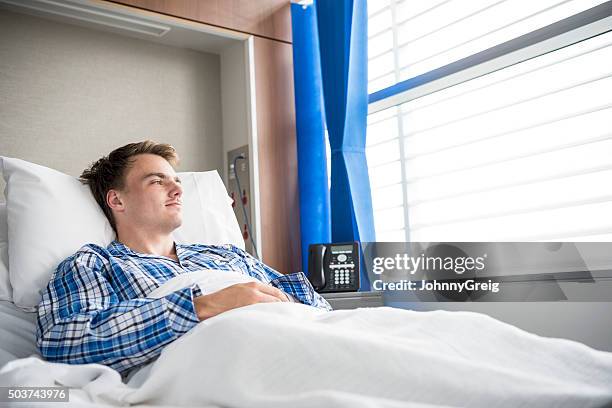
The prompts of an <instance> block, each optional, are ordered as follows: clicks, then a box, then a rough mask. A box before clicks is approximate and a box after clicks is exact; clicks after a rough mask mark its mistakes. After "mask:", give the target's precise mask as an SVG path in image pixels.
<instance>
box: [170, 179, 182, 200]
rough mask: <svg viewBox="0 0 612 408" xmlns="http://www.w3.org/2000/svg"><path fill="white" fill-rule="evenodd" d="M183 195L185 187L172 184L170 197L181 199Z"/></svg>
mask: <svg viewBox="0 0 612 408" xmlns="http://www.w3.org/2000/svg"><path fill="white" fill-rule="evenodd" d="M182 195H183V187H182V186H181V184H180V183H178V182H176V181H174V182H173V183H172V188H171V189H170V196H171V197H179V198H180V197H181V196H182Z"/></svg>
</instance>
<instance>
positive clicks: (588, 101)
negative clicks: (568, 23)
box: [366, 0, 612, 242]
mask: <svg viewBox="0 0 612 408" xmlns="http://www.w3.org/2000/svg"><path fill="white" fill-rule="evenodd" d="M372 3H373V2H372V1H370V2H369V3H368V5H369V6H370V5H371V4H372ZM376 3H377V4H379V6H380V3H378V2H376ZM408 3H410V6H411V12H412V13H413V14H411V16H412V17H410V18H409V19H408V20H406V21H412V22H413V23H414V21H415V19H417V18H425V15H426V14H428V13H433V12H436V13H442V9H444V8H445V7H451V5H452V3H455V2H453V1H436V2H418V5H420V6H421V7H422V8H423V9H424V10H421V11H419V9H418V5H417V4H416V3H417V2H408ZM466 3H467V4H469V7H465V8H462V9H461V10H462V11H461V12H462V13H467V12H468V9H475V8H477V6H476V4H479V5H480V6H482V7H483V10H484V9H485V8H486V10H487V12H488V13H493V10H494V9H495V8H497V7H502V6H503V7H507V6H508V5H509V4H515V5H516V4H517V3H520V4H521V5H523V6H524V7H522V8H521V7H519V6H517V7H518V9H521V10H523V11H522V13H523V14H521V13H519V11H518V10H515V11H516V13H517V14H516V15H519V14H520V15H523V17H516V18H514V19H509V18H508V17H505V18H504V17H503V15H504V13H506V15H508V13H509V12H510V11H509V10H510V9H504V10H506V11H505V12H504V13H501V14H500V16H502V17H500V19H499V20H498V21H497V23H498V25H499V26H500V27H502V26H503V27H504V28H503V29H504V30H505V29H506V28H508V27H510V21H515V20H516V21H517V22H525V21H528V20H529V19H530V18H532V17H533V16H535V15H539V14H538V13H536V12H535V11H533V10H532V9H530V7H534V5H530V4H529V3H528V2H523V1H520V2H514V1H510V0H509V1H488V2H483V1H478V2H473V3H472V2H461V4H464V5H466V6H467V4H466ZM531 3H537V5H538V7H539V8H540V9H541V11H540V13H545V12H546V13H552V12H553V11H554V10H555V9H556V8H559V10H561V8H562V9H563V10H566V11H564V12H563V13H561V12H560V11H559V10H558V12H559V13H560V14H555V16H557V17H558V16H559V15H565V14H564V13H566V12H567V13H575V12H576V11H581V10H576V9H575V8H571V7H570V6H572V4H574V6H576V3H581V5H582V7H583V8H584V7H585V6H586V7H589V5H592V4H593V3H594V2H590V3H589V2H588V1H581V2H575V1H564V2H559V1H558V0H557V1H556V2H547V1H542V2H531ZM552 3H558V4H557V6H556V7H553V6H552V5H551V4H552ZM586 3H588V4H586ZM434 4H435V6H433V5H434ZM545 4H548V6H544V5H545ZM401 5H402V2H397V3H396V4H394V3H391V2H387V3H386V6H380V9H379V10H376V9H372V8H370V10H369V13H370V22H372V20H374V19H376V18H382V17H379V16H382V15H384V13H385V12H388V13H390V14H389V15H391V20H392V21H394V22H395V24H396V25H397V21H398V19H403V18H404V17H398V16H405V15H401V14H400V13H399V11H398V10H400V8H401V7H400V6H401ZM425 5H427V6H425ZM487 5H488V6H487ZM485 6H487V7H488V8H487V7H485ZM547 7H548V8H547ZM436 10H437V11H436ZM450 10H455V9H450ZM528 10H529V11H528ZM568 10H569V11H568ZM481 12H482V13H484V12H485V11H481ZM393 13H395V14H393ZM419 13H420V14H419ZM479 13H480V12H479ZM459 14H460V13H459ZM459 14H458V12H457V11H453V12H450V11H449V15H450V17H447V18H446V19H445V20H444V21H446V24H442V25H441V26H440V27H438V28H437V29H438V30H443V31H444V30H450V29H451V27H452V25H449V24H450V23H449V22H451V21H459V20H460V19H459V17H458V16H459ZM468 14H469V13H468ZM477 14H478V13H477ZM477 14H470V16H469V17H465V19H463V20H460V21H466V19H471V18H475V16H477ZM436 15H439V14H436ZM513 15H515V14H513ZM527 15H529V16H531V17H529V18H527V17H525V16H527ZM557 17H555V18H557ZM434 20H435V21H436V22H437V23H436V24H438V23H440V24H441V22H439V21H438V20H437V19H433V20H428V21H434ZM538 21H540V22H541V24H542V25H544V23H542V20H538ZM491 23H492V22H491ZM453 24H454V23H453ZM456 24H459V23H456ZM474 24H475V23H474ZM517 24H518V23H517ZM534 24H535V23H534ZM370 27H371V26H370ZM394 27H395V26H394ZM418 27H420V26H419V25H417V26H416V27H415V30H417V29H418ZM534 27H536V28H538V27H537V24H535V25H531V26H529V27H528V28H525V29H529V30H531V29H533V28H534ZM406 30H407V29H406ZM480 30H481V34H480V35H477V32H478V29H477V28H474V29H473V30H463V29H462V30H458V31H455V32H454V33H455V34H448V35H449V36H450V37H444V36H443V34H442V33H431V34H428V35H427V36H425V37H423V36H421V37H420V39H419V38H418V37H419V36H418V35H417V34H414V35H413V36H414V38H416V39H414V41H413V42H411V43H410V44H413V45H411V47H414V48H413V51H411V55H412V57H411V58H410V60H414V61H419V62H418V64H416V65H419V64H421V62H420V61H421V60H423V61H426V60H428V61H429V62H428V63H427V64H430V65H427V64H424V65H423V64H421V65H419V66H420V67H425V68H418V69H417V68H415V67H408V65H406V66H402V65H397V62H398V61H401V58H399V55H398V53H397V49H398V47H395V49H396V51H393V52H392V53H393V54H394V60H395V72H394V75H395V76H394V79H393V81H398V80H401V79H400V78H402V75H404V74H402V73H401V72H404V70H406V71H405V72H409V71H410V70H412V71H410V72H412V73H411V74H407V75H409V76H413V75H414V73H415V72H419V70H424V69H427V70H428V69H431V68H432V67H434V68H435V65H436V64H438V63H434V62H433V61H434V60H435V58H434V57H431V56H428V55H429V54H431V55H433V54H435V53H438V52H441V51H440V50H442V49H443V48H445V47H447V48H449V47H450V46H451V45H452V44H455V43H457V44H460V45H461V44H464V43H465V44H464V45H465V47H466V48H465V49H466V50H467V51H465V53H473V52H474V50H475V49H478V47H476V46H473V47H471V48H470V47H467V44H468V37H469V38H472V37H474V38H478V39H481V38H485V37H486V36H487V35H489V34H491V33H493V32H495V33H500V32H502V28H499V29H495V27H493V26H492V25H488V26H486V27H485V26H483V27H480ZM391 31H397V28H393V30H391ZM376 32H377V29H376V28H375V29H374V30H370V35H371V37H370V47H371V45H372V44H373V40H375V39H376V38H378V37H377V36H378V35H380V36H382V35H384V32H385V30H384V29H380V33H379V34H376ZM419 32H420V31H419ZM517 32H519V33H521V34H522V32H520V30H519V31H513V32H512V33H513V34H508V35H516V33H517ZM398 35H399V34H398V33H397V32H396V33H395V34H393V36H392V38H394V40H393V41H394V43H398ZM444 35H446V34H444ZM434 36H436V38H452V39H453V41H451V42H445V41H444V40H438V41H434V42H433V43H432V44H433V45H431V44H430V45H427V44H426V43H427V41H426V38H427V37H431V38H433V37H434ZM460 37H461V38H460ZM381 38H382V37H381ZM496 38H497V37H496ZM419 41H425V43H424V44H423V45H419V46H417V45H414V44H415V43H417V42H419ZM442 44H444V46H443V45H442ZM481 44H485V43H481ZM488 44H489V45H491V43H488ZM461 46H463V45H461ZM483 46H486V45H483ZM474 47H475V48H474ZM382 48H383V47H382V46H377V49H381V51H382ZM414 50H425V51H418V52H417V51H414ZM369 52H370V55H371V56H372V55H373V53H372V48H370V50H369ZM420 52H422V53H421V54H419V53H420ZM444 52H451V51H449V50H447V51H444ZM452 52H453V53H457V52H459V51H457V50H453V51H452ZM461 52H463V51H461ZM461 52H459V54H453V55H460V54H461ZM425 54H428V55H425ZM381 55H382V54H381ZM439 55H442V54H439ZM463 56H465V55H463ZM426 57H427V58H426ZM375 58H377V57H376V56H375V55H374V58H373V59H371V60H370V66H369V68H370V69H371V67H372V61H373V60H374V59H375ZM446 58H451V57H446ZM406 61H409V60H406ZM440 61H441V60H440ZM610 61H612V32H607V33H604V34H600V35H597V36H595V37H593V38H590V39H588V40H584V41H581V42H579V43H576V44H573V45H571V46H568V47H564V48H561V49H559V50H556V51H554V52H550V53H546V54H543V55H541V56H539V57H536V58H532V59H529V60H527V61H524V62H522V63H519V64H516V65H512V66H510V67H507V68H505V69H502V70H498V71H495V72H491V73H489V74H487V75H484V76H480V77H478V78H475V79H472V80H469V81H467V82H463V83H460V84H458V85H455V86H452V87H450V88H446V89H443V90H440V91H437V92H434V93H431V94H428V95H426V96H423V97H420V98H417V99H413V100H410V101H408V102H405V103H403V104H400V105H397V106H393V107H391V108H388V109H385V110H382V111H379V112H376V113H373V114H370V115H369V117H368V135H367V148H366V153H367V158H368V166H369V172H370V182H371V186H372V200H373V206H374V221H375V228H376V235H377V240H378V241H405V240H411V241H426V242H429V241H532V240H545V241H581V240H582V241H584V240H586V241H612V64H611V63H610ZM446 62H447V63H448V62H450V61H448V59H447V60H446ZM407 64H408V62H407ZM391 66H393V64H391ZM371 78H372V79H371V82H370V87H371V88H372V87H376V86H379V85H377V84H378V83H379V82H377V81H378V80H379V78H376V77H372V76H371ZM391 83H393V82H391Z"/></svg>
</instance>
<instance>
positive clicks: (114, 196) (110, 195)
mask: <svg viewBox="0 0 612 408" xmlns="http://www.w3.org/2000/svg"><path fill="white" fill-rule="evenodd" d="M106 204H107V205H108V206H109V207H110V208H111V209H112V210H115V211H117V212H122V211H124V210H125V206H124V203H123V198H122V197H121V192H120V191H117V190H108V192H107V193H106Z"/></svg>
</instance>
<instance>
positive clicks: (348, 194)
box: [316, 0, 376, 291]
mask: <svg viewBox="0 0 612 408" xmlns="http://www.w3.org/2000/svg"><path fill="white" fill-rule="evenodd" d="M316 8H317V20H318V29H319V47H320V55H321V57H320V58H321V72H322V77H323V90H324V96H325V97H324V102H325V116H326V119H327V131H328V134H329V142H330V146H331V218H332V238H333V241H334V242H344V241H361V242H373V241H376V237H375V235H374V222H373V218H372V194H371V191H370V179H369V175H368V165H367V160H366V155H365V141H366V120H367V113H368V71H367V67H368V57H367V40H368V33H367V27H368V24H367V22H368V21H367V17H368V13H367V8H366V0H318V1H317V2H316ZM361 271H362V273H361V282H362V285H361V290H362V291H363V290H369V289H370V282H369V280H368V276H367V274H366V273H365V268H363V264H362V268H361Z"/></svg>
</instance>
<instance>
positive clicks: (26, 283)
mask: <svg viewBox="0 0 612 408" xmlns="http://www.w3.org/2000/svg"><path fill="white" fill-rule="evenodd" d="M1 159H2V168H3V175H4V179H5V180H6V184H7V187H6V202H7V210H8V218H7V220H8V237H9V242H10V245H9V251H8V255H9V275H10V282H11V285H12V288H13V302H14V303H15V304H16V305H17V306H19V307H21V308H23V309H26V310H35V308H36V306H37V305H38V303H39V302H40V299H41V291H42V290H43V289H44V288H45V287H46V286H47V283H48V282H49V279H50V277H51V274H52V273H53V271H54V270H55V268H56V267H57V265H58V264H59V263H60V262H61V261H62V260H64V259H65V258H67V257H68V256H70V255H72V254H73V253H74V252H76V251H77V250H78V249H79V248H80V247H81V246H83V245H85V244H88V243H94V244H98V245H101V246H106V245H108V244H109V243H110V242H111V241H112V240H113V239H114V238H115V234H114V232H113V230H112V228H111V226H110V223H109V222H108V220H107V219H106V217H105V216H104V214H103V212H102V209H100V207H99V206H98V204H97V203H96V201H95V200H94V198H93V196H92V194H91V192H90V190H89V187H87V186H85V185H83V184H81V183H80V182H79V181H78V179H76V178H75V177H71V176H68V175H66V174H64V173H60V172H58V171H56V170H53V169H50V168H47V167H43V166H39V165H36V164H33V163H29V162H26V161H23V160H19V159H14V158H7V157H2V158H1ZM179 176H180V177H181V179H182V181H183V190H184V194H183V226H182V227H181V228H179V229H177V231H176V233H175V239H176V240H177V242H182V243H187V242H188V243H205V244H222V243H223V244H228V243H229V244H234V245H236V246H239V247H241V248H244V241H243V240H242V235H241V233H240V228H239V226H238V222H237V221H236V217H235V216H234V213H233V211H232V209H231V206H230V202H231V199H230V198H229V197H228V195H227V192H226V190H225V187H224V186H223V182H222V181H221V179H220V177H219V175H218V174H217V172H216V171H212V172H204V173H179Z"/></svg>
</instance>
